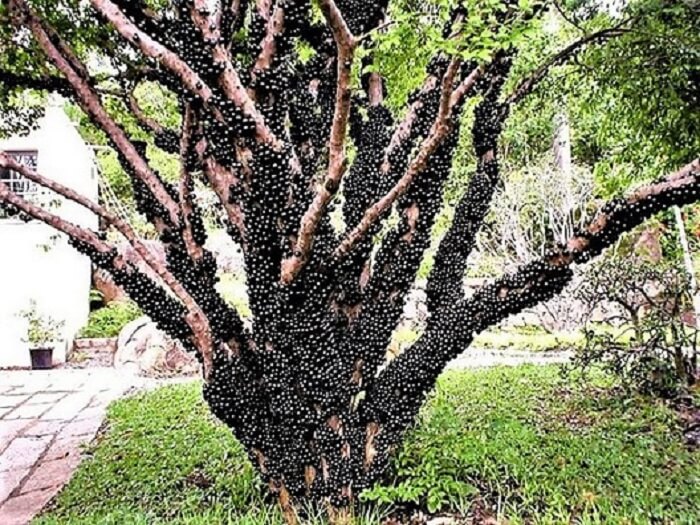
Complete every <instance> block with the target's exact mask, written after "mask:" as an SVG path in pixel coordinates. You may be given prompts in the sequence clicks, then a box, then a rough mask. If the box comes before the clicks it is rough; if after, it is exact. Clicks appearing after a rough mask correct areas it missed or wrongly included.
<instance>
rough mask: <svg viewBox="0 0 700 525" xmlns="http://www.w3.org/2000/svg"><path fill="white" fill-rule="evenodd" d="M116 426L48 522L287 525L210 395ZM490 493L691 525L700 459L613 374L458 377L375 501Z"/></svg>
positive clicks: (632, 520)
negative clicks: (206, 400) (626, 393)
mask: <svg viewBox="0 0 700 525" xmlns="http://www.w3.org/2000/svg"><path fill="white" fill-rule="evenodd" d="M108 421H109V426H108V430H107V432H106V434H105V436H104V437H103V439H102V440H101V441H100V442H99V444H98V445H96V446H95V447H94V448H92V449H91V450H90V457H89V458H88V459H87V460H86V461H85V462H83V464H82V465H81V466H80V468H79V470H78V472H77V474H76V475H75V476H74V478H73V480H72V481H71V482H70V483H69V485H68V486H67V488H66V489H65V490H64V491H63V492H62V493H61V494H60V495H59V497H58V500H57V504H56V506H55V507H54V508H53V509H52V510H51V511H50V512H48V513H47V514H46V515H45V516H44V517H42V518H41V519H39V520H37V523H40V524H41V525H59V524H60V525H71V524H98V523H99V524H112V523H114V524H122V523H124V524H141V523H143V524H146V523H148V524H149V525H150V524H154V523H179V524H191V525H204V524H218V523H236V524H251V525H252V524H255V525H260V524H270V525H278V524H279V523H281V522H280V516H279V513H278V511H277V510H276V508H274V506H269V505H267V504H266V503H265V502H264V501H263V498H262V497H261V495H260V494H261V492H260V490H261V487H260V484H259V482H258V481H257V480H256V478H255V476H254V473H253V469H252V467H251V466H250V465H249V463H248V462H247V461H246V459H245V456H244V454H243V451H242V450H241V447H240V446H239V445H238V444H237V442H236V441H235V440H234V439H233V438H232V437H231V436H230V434H229V432H228V430H226V429H225V428H223V427H222V426H221V425H219V424H217V423H215V422H214V420H213V419H212V418H211V417H210V416H209V415H208V413H207V410H206V408H205V406H204V405H203V403H202V401H201V395H200V393H199V388H198V385H196V384H191V385H180V386H171V387H166V388H162V389H160V390H157V391H154V392H151V393H148V394H142V395H139V396H137V397H134V398H130V399H125V400H122V401H119V402H117V403H115V404H113V405H112V406H111V408H110V410H109V414H108ZM695 454H696V453H695ZM477 495H479V496H480V497H481V498H482V500H483V501H484V502H485V503H486V504H488V505H490V506H493V507H494V508H496V509H497V513H498V515H499V517H500V518H503V519H505V520H507V522H508V523H509V524H511V525H517V524H525V523H532V524H560V523H561V524H568V523H577V524H582V525H584V524H586V525H587V524H618V523H629V524H648V523H669V524H671V523H674V524H691V523H696V522H697V520H696V517H697V508H698V506H699V505H700V461H698V457H697V455H694V453H692V452H690V451H688V450H686V449H685V448H684V447H683V446H682V444H681V434H680V427H679V423H678V421H677V418H676V415H675V414H674V413H673V412H672V411H671V410H669V409H668V408H667V407H666V406H665V405H664V404H663V403H661V402H658V401H654V400H651V399H649V398H642V397H633V398H627V399H625V398H622V397H619V395H618V394H617V393H616V390H615V389H614V388H613V387H612V386H611V385H610V384H609V382H608V381H607V380H606V378H605V377H603V376H596V377H594V378H593V379H592V380H590V381H589V382H588V383H587V385H586V386H583V385H582V384H579V383H564V382H562V380H561V379H560V378H559V374H558V371H557V369H556V368H554V367H540V368H537V367H532V366H523V367H517V368H493V369H487V370H479V371H455V372H450V373H447V374H445V375H444V377H443V378H442V379H441V381H440V384H439V388H438V390H437V392H436V393H435V394H433V395H432V396H431V399H430V402H429V403H428V405H427V406H426V407H425V409H424V410H423V412H422V414H421V416H420V421H419V424H418V426H417V427H416V428H415V429H414V430H413V431H411V432H410V435H409V436H408V439H407V441H406V444H405V446H404V447H403V449H402V450H401V451H400V453H399V454H398V456H397V459H396V461H395V469H394V472H392V473H390V475H389V479H387V483H386V484H385V485H382V486H378V487H375V488H374V489H373V490H371V491H367V492H365V493H364V495H363V500H365V501H366V502H367V501H372V502H379V503H380V504H382V505H392V504H396V503H397V502H404V503H405V502H414V503H416V504H418V505H420V506H427V507H430V508H431V509H434V510H449V509H461V510H464V509H466V508H467V507H469V505H470V504H471V503H472V501H473V500H474V498H475V497H476V496H477ZM377 508H382V506H381V505H380V506H379V507H377ZM384 508H385V507H384ZM363 509H364V511H365V512H367V513H370V515H369V517H367V518H366V519H365V520H363V522H364V523H367V524H369V523H377V522H379V518H378V512H380V511H377V510H376V508H373V507H372V505H371V504H369V503H365V505H364V506H363ZM361 510H362V509H361ZM373 512H374V514H372V513H373Z"/></svg>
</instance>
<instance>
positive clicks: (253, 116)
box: [92, 0, 283, 151]
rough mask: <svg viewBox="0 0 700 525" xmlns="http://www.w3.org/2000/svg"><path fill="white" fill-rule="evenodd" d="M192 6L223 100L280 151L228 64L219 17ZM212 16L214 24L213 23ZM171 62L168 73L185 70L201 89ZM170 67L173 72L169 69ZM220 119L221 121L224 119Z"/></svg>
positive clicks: (199, 82)
mask: <svg viewBox="0 0 700 525" xmlns="http://www.w3.org/2000/svg"><path fill="white" fill-rule="evenodd" d="M102 1H108V0H92V2H93V3H94V2H102ZM195 4H196V5H199V4H201V5H202V6H203V7H201V8H200V9H197V7H194V8H193V15H192V18H193V21H194V23H195V25H196V26H197V27H198V28H199V30H200V32H201V33H202V35H203V36H204V37H205V39H206V40H207V43H208V44H209V45H211V46H212V59H213V60H214V64H215V65H217V66H218V67H219V68H220V69H221V72H220V74H219V85H220V86H221V89H222V90H223V92H224V94H225V95H226V98H227V99H228V100H230V101H231V102H233V103H234V104H235V106H236V107H237V108H238V109H239V110H240V111H241V112H242V113H243V115H245V116H246V117H247V118H248V119H250V120H251V122H252V123H253V126H254V128H255V136H256V138H257V139H258V140H259V141H260V142H262V143H264V144H267V145H268V146H270V147H271V148H273V149H274V150H276V151H279V150H281V149H282V147H283V144H282V142H281V141H280V140H279V139H278V138H277V137H276V136H275V134H274V133H273V132H272V130H270V128H269V127H268V126H267V124H266V123H265V119H264V117H263V115H262V114H261V113H260V112H259V111H258V109H257V107H256V106H255V102H254V101H253V99H252V98H251V97H250V95H249V94H248V92H247V90H246V88H245V86H244V85H243V83H242V82H241V79H240V77H239V76H238V73H237V72H236V70H235V68H234V67H233V62H232V60H231V56H230V53H229V51H228V48H227V47H226V46H225V45H224V43H223V41H222V38H221V23H220V18H219V16H218V15H217V14H215V15H211V14H209V13H208V10H207V7H206V4H207V2H206V0H198V1H197V2H195ZM212 16H213V17H214V19H215V20H216V22H212V20H211V19H212ZM120 32H121V31H120ZM172 62H173V66H170V67H171V70H173V71H175V72H177V70H183V71H184V68H187V69H188V70H189V71H190V73H188V75H187V76H188V77H189V76H192V75H193V76H192V79H195V77H196V82H197V83H195V88H196V87H197V86H202V87H204V83H203V81H202V80H201V78H199V77H198V76H197V74H196V73H195V72H194V71H193V70H191V69H189V66H187V65H186V64H185V63H184V62H183V61H182V60H180V58H179V57H174V58H173V59H172ZM178 63H179V65H178ZM173 67H175V68H176V69H172V68H173ZM181 78H183V80H186V79H185V77H182V76H181ZM186 83H187V80H186ZM187 85H188V86H189V83H187ZM205 89H206V90H207V91H206V92H205V93H204V94H205V95H206V96H207V97H210V98H211V97H213V92H212V91H211V89H210V88H208V87H205ZM200 96H201V95H200ZM202 99H203V100H204V101H205V102H207V103H208V100H209V99H206V98H203V97H202ZM216 111H218V110H216ZM221 118H222V119H223V117H221Z"/></svg>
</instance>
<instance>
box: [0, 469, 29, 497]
mask: <svg viewBox="0 0 700 525" xmlns="http://www.w3.org/2000/svg"><path fill="white" fill-rule="evenodd" d="M27 474H29V469H28V468H24V469H13V470H6V471H5V472H0V504H2V502H3V501H5V500H6V499H7V498H9V497H10V494H11V493H12V491H13V490H15V489H16V488H17V487H18V486H19V483H20V481H22V480H23V479H24V477H25V476H26V475H27Z"/></svg>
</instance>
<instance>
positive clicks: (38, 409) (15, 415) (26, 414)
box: [4, 403, 53, 419]
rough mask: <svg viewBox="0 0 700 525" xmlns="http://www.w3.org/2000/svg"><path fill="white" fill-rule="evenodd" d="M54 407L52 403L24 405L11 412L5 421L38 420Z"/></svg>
mask: <svg viewBox="0 0 700 525" xmlns="http://www.w3.org/2000/svg"><path fill="white" fill-rule="evenodd" d="M51 407H53V404H52V403H44V404H43V405H28V404H26V403H25V404H23V405H20V406H18V407H17V408H15V409H14V410H12V411H11V412H9V413H8V414H7V415H6V416H5V417H4V419H36V418H38V417H41V415H42V414H43V413H44V412H46V411H47V410H49V409H50V408H51Z"/></svg>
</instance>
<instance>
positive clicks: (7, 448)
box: [0, 368, 141, 525]
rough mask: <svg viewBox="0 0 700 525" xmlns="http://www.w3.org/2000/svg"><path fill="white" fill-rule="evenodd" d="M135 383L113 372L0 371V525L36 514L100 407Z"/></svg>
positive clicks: (91, 429)
mask: <svg viewBox="0 0 700 525" xmlns="http://www.w3.org/2000/svg"><path fill="white" fill-rule="evenodd" d="M140 381H141V380H139V379H138V378H136V377H134V376H133V375H132V374H129V373H126V372H124V371H123V370H115V369H113V368H94V369H84V370H71V369H54V370H48V371H44V370H42V371H39V370H37V371H0V524H2V525H24V524H26V523H29V521H30V520H31V519H32V518H33V517H34V516H35V515H36V514H38V513H39V511H40V510H41V509H42V508H43V507H44V506H45V505H46V503H48V501H49V500H50V499H51V498H52V497H53V496H54V495H55V494H56V493H57V492H58V491H59V490H60V488H61V487H62V486H63V484H64V483H66V482H67V481H68V480H69V479H70V477H71V475H72V474H73V471H74V470H75V468H76V467H77V466H78V463H79V462H80V454H81V446H82V445H84V444H85V443H88V442H90V441H91V440H92V439H93V438H94V437H95V434H96V432H97V430H98V428H99V427H100V425H101V424H102V421H103V419H104V415H105V408H106V406H107V405H108V404H109V403H110V402H111V401H113V400H115V399H117V398H118V397H120V396H121V395H123V394H124V393H125V392H126V391H127V390H128V389H129V388H131V387H132V386H139V383H140Z"/></svg>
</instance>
